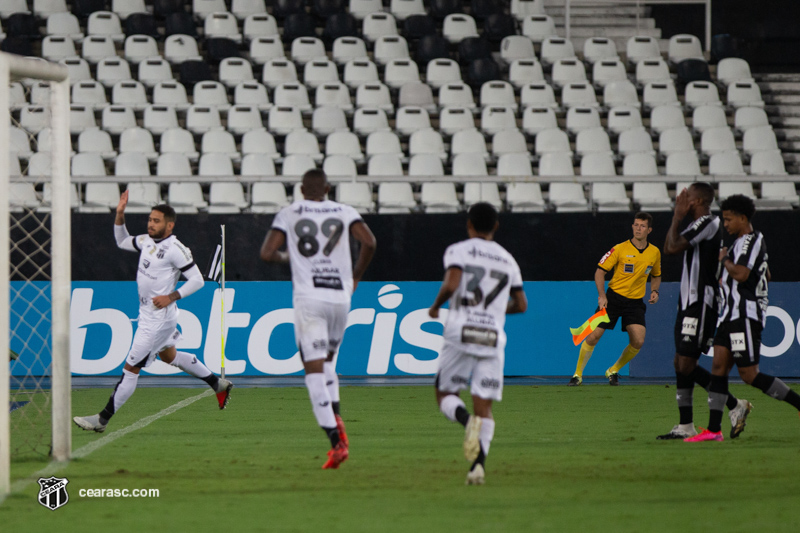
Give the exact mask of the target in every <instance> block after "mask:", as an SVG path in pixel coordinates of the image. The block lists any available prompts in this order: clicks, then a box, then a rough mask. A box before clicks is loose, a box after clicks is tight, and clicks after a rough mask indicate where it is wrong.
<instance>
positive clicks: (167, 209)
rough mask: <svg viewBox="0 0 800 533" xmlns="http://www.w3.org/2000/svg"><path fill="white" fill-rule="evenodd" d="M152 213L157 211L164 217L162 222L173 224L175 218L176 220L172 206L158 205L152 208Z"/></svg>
mask: <svg viewBox="0 0 800 533" xmlns="http://www.w3.org/2000/svg"><path fill="white" fill-rule="evenodd" d="M152 211H158V212H159V213H161V214H162V215H164V220H165V221H166V222H175V218H177V217H176V215H175V210H174V209H173V208H172V206H170V205H167V204H158V205H157V206H154V207H153V209H152Z"/></svg>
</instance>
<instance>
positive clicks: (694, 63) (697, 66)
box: [675, 59, 712, 85]
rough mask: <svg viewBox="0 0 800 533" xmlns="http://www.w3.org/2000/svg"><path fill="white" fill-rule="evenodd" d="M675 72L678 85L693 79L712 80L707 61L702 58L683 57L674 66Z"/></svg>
mask: <svg viewBox="0 0 800 533" xmlns="http://www.w3.org/2000/svg"><path fill="white" fill-rule="evenodd" d="M675 72H676V74H677V80H676V81H677V82H678V84H679V85H685V84H687V83H690V82H693V81H706V82H710V81H712V80H711V72H710V70H709V68H708V63H706V62H705V60H704V59H684V60H682V61H681V62H680V63H678V65H677V66H676V67H675Z"/></svg>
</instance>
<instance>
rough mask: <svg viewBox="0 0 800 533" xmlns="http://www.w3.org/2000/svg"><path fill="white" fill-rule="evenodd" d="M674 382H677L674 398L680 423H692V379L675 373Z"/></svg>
mask: <svg viewBox="0 0 800 533" xmlns="http://www.w3.org/2000/svg"><path fill="white" fill-rule="evenodd" d="M675 383H676V384H677V389H678V390H677V392H676V393H675V399H676V400H677V402H678V413H679V414H680V422H679V423H680V424H681V425H683V424H693V423H694V411H693V410H692V398H693V395H694V380H693V379H692V378H691V376H687V375H685V374H681V373H680V372H676V373H675Z"/></svg>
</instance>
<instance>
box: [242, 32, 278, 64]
mask: <svg viewBox="0 0 800 533" xmlns="http://www.w3.org/2000/svg"><path fill="white" fill-rule="evenodd" d="M272 59H277V60H285V59H286V53H285V52H284V49H283V41H282V40H281V39H280V38H279V37H258V38H256V39H253V40H252V41H250V61H251V62H253V64H255V65H264V64H265V63H267V62H269V61H270V60H272ZM262 68H263V67H262Z"/></svg>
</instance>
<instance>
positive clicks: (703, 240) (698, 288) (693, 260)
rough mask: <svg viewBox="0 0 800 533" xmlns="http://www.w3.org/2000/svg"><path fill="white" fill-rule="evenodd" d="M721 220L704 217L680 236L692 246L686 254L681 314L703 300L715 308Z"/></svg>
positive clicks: (684, 258)
mask: <svg viewBox="0 0 800 533" xmlns="http://www.w3.org/2000/svg"><path fill="white" fill-rule="evenodd" d="M718 234H719V218H718V217H716V216H714V215H704V216H702V217H700V218H698V219H697V220H695V221H694V222H692V223H691V224H690V225H689V227H688V228H686V229H685V230H683V232H681V235H682V236H683V237H684V238H685V239H686V240H687V241H689V244H690V245H691V247H690V248H688V249H687V250H686V251H685V252H683V271H682V272H681V293H680V299H679V304H678V305H679V306H680V310H681V311H685V310H686V308H687V307H689V306H690V305H692V304H694V303H695V302H697V301H698V300H699V301H703V302H705V303H706V304H707V305H709V306H711V307H714V306H715V305H716V299H717V292H718V288H719V284H718V282H717V267H718V264H719V235H718Z"/></svg>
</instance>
